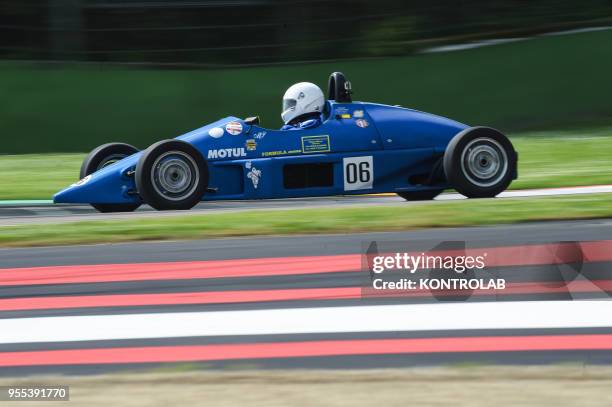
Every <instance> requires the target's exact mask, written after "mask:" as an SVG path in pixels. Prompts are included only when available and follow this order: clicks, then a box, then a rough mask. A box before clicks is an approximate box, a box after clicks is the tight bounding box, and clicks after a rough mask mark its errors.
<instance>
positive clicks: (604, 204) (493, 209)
mask: <svg viewBox="0 0 612 407" xmlns="http://www.w3.org/2000/svg"><path fill="white" fill-rule="evenodd" d="M611 200H612V196H611V195H608V194H596V195H574V196H563V197H545V198H515V199H483V200H469V201H454V202H436V203H428V204H415V205H406V206H393V207H375V206H374V207H363V208H361V207H360V208H352V207H351V208H313V209H305V210H275V211H267V210H266V211H256V212H255V211H251V212H238V213H215V214H209V215H190V216H172V217H159V218H141V219H127V220H125V219H123V220H112V221H88V222H76V223H64V224H47V225H24V226H9V227H1V228H0V246H36V245H63V244H79V243H100V242H105V243H113V242H125V241H139V240H176V239H198V238H211V237H229V236H254V235H294V234H312V233H353V232H372V231H382V230H384V231H397V230H409V229H417V228H430V227H442V226H465V225H488V224H502V223H515V222H527V221H536V220H553V219H589V218H603V217H610V216H612V205H611V204H610V201H611Z"/></svg>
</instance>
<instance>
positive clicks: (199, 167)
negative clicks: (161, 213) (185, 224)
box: [136, 140, 208, 210]
mask: <svg viewBox="0 0 612 407" xmlns="http://www.w3.org/2000/svg"><path fill="white" fill-rule="evenodd" d="M207 187H208V166H207V164H206V161H205V160H204V158H203V157H202V154H200V152H199V151H198V150H197V149H196V148H195V147H193V146H192V145H191V144H189V143H186V142H184V141H180V140H164V141H160V142H158V143H155V144H153V145H152V146H150V147H149V148H147V149H146V150H145V151H144V152H143V154H142V156H141V157H140V160H139V161H138V164H137V165H136V188H137V189H138V193H139V195H140V197H141V198H142V200H143V201H144V202H146V203H147V204H149V205H151V206H152V207H153V208H155V209H157V210H171V209H191V208H193V207H194V206H195V205H196V204H197V203H198V202H200V201H201V200H202V197H203V196H204V193H205V192H206V188H207Z"/></svg>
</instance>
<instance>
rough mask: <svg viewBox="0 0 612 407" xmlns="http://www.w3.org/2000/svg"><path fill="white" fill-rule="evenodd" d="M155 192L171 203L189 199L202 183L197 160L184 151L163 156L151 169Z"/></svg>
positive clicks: (158, 158) (167, 153) (169, 152)
mask: <svg viewBox="0 0 612 407" xmlns="http://www.w3.org/2000/svg"><path fill="white" fill-rule="evenodd" d="M151 180H152V184H153V188H154V189H155V191H156V192H157V193H158V194H159V195H161V196H163V197H164V198H166V199H168V200H171V201H181V200H183V199H185V198H188V197H189V196H190V195H191V194H193V192H194V191H195V190H196V188H197V187H198V184H199V183H200V171H199V169H198V165H197V164H196V162H195V160H194V159H193V158H192V157H191V156H190V155H189V154H187V153H184V152H182V151H168V152H166V153H163V154H161V155H160V156H159V157H157V159H156V160H155V162H154V163H153V167H152V168H151Z"/></svg>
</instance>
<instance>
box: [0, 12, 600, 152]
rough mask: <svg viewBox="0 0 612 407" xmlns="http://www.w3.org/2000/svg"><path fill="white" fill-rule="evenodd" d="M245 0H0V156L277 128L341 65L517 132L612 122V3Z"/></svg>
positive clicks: (424, 104) (374, 87)
mask: <svg viewBox="0 0 612 407" xmlns="http://www.w3.org/2000/svg"><path fill="white" fill-rule="evenodd" d="M230 3H231V4H230ZM239 3H240V4H235V2H227V1H205V0H195V1H191V2H181V1H174V2H172V1H163V0H152V1H150V2H146V3H141V2H138V3H135V2H131V1H127V0H126V1H116V0H108V1H101V0H33V1H32V2H18V1H15V0H9V1H5V2H2V4H0V58H1V59H2V60H1V61H0V95H1V96H2V102H0V134H1V135H2V142H1V143H0V154H23V153H50V152H62V153H65V152H86V151H89V150H91V149H92V148H94V147H96V146H97V145H100V144H102V143H105V142H110V141H124V142H128V143H132V144H134V145H136V146H137V147H140V148H145V147H147V146H148V145H149V144H151V143H152V142H154V141H156V140H160V139H163V138H170V137H176V136H178V135H180V134H182V133H184V132H187V131H189V130H191V129H194V128H196V127H199V126H201V125H204V124H206V123H208V122H210V121H213V120H217V119H219V118H221V117H224V116H228V115H235V116H239V117H247V116H252V115H259V116H261V118H262V123H263V125H264V126H268V127H273V128H274V127H278V126H280V125H281V122H280V107H281V97H282V95H283V93H284V91H285V89H286V88H287V87H288V86H290V85H291V84H293V83H295V82H298V81H312V82H315V83H317V84H319V85H320V86H321V87H325V85H326V80H327V77H328V75H329V74H330V73H331V72H333V71H342V72H344V73H345V74H346V75H347V76H348V78H349V79H350V80H351V81H352V83H353V87H354V92H355V95H354V97H355V99H356V100H364V101H374V102H380V103H386V104H400V105H403V106H407V107H413V108H416V109H419V110H425V111H429V112H433V113H437V114H441V115H444V116H449V117H451V118H454V119H457V120H459V121H462V122H465V123H467V124H472V125H490V126H494V127H497V128H500V129H501V130H503V131H505V132H509V133H513V132H522V131H532V130H557V129H571V128H585V127H588V128H594V127H605V126H607V125H609V124H612V104H611V103H610V99H611V95H612V79H611V78H610V76H611V72H612V45H611V44H612V30H609V29H605V28H606V27H608V28H609V26H610V25H611V23H610V22H612V18H610V17H611V15H612V4H610V3H609V2H606V1H600V0H585V1H584V2H580V3H577V2H573V1H568V0H557V1H551V0H534V1H529V2H526V1H518V0H494V1H476V0H466V1H462V2H459V3H458V2H453V1H443V0H439V1H433V2H431V1H430V2H427V1H421V0H418V1H417V0H413V1H407V2H394V1H386V0H381V1H380V2H376V3H373V2H367V1H361V0H359V1H353V2H347V1H328V0H321V1H317V2H300V1H286V2H278V1H243V2H239ZM602 28H604V29H602ZM552 33H554V34H552ZM551 34H552V35H551ZM489 40H496V41H499V40H502V41H508V42H507V43H502V44H497V45H491V46H482V45H485V44H486V41H489ZM483 41H484V42H483ZM474 45H476V46H478V47H476V48H474V49H461V50H455V51H451V52H433V51H444V48H440V47H445V46H451V47H453V46H459V48H469V47H471V46H474Z"/></svg>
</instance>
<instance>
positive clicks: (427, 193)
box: [397, 189, 443, 201]
mask: <svg viewBox="0 0 612 407" xmlns="http://www.w3.org/2000/svg"><path fill="white" fill-rule="evenodd" d="M442 191H443V190H442V189H428V190H423V191H404V192H398V193H397V195H399V196H401V197H402V198H404V199H405V200H407V201H431V200H432V199H434V198H435V197H437V196H438V195H440V193H442Z"/></svg>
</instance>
